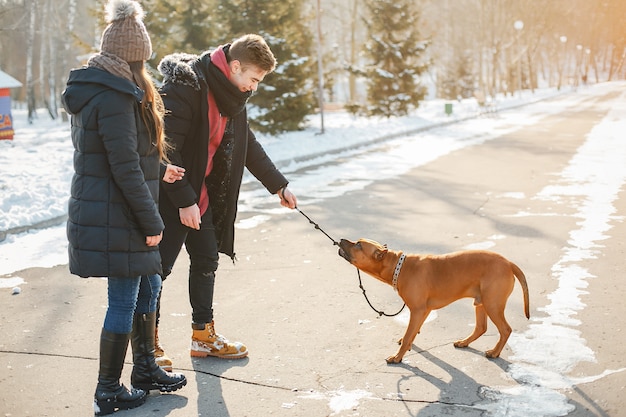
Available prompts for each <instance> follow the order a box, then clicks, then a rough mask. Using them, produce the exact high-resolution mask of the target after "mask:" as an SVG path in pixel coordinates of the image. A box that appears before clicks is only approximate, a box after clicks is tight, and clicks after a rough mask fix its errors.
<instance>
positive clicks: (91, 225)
mask: <svg viewBox="0 0 626 417" xmlns="http://www.w3.org/2000/svg"><path fill="white" fill-rule="evenodd" d="M143 94H144V93H143V91H142V90H141V89H139V88H138V87H137V86H136V85H135V84H133V83H131V82H129V81H127V80H125V79H123V78H120V77H117V76H115V75H112V74H110V73H108V72H106V71H102V70H99V69H96V68H91V67H90V68H82V69H77V70H73V71H72V72H71V73H70V76H69V80H68V82H67V88H66V89H65V91H64V92H63V106H64V107H65V110H66V111H67V112H68V113H69V114H71V115H72V142H73V143H74V149H75V151H74V171H75V173H74V177H73V179H72V189H71V197H70V200H69V206H68V221H67V237H68V240H69V257H70V259H69V261H70V262H69V267H70V272H72V273H73V274H76V275H79V276H81V277H90V276H91V277H136V276H139V275H148V274H157V273H160V271H161V257H160V255H159V249H158V247H157V246H154V247H149V246H147V245H146V236H155V235H158V234H159V233H161V232H162V231H163V229H164V225H163V221H162V220H161V217H160V215H159V211H158V195H159V184H158V183H159V177H160V169H159V154H158V151H157V150H156V148H155V146H154V145H153V143H152V140H151V137H150V134H149V132H148V130H147V128H146V126H145V124H144V123H143V121H142V118H141V115H140V109H139V106H140V105H141V104H140V101H141V99H142V97H143ZM152 136H154V135H152Z"/></svg>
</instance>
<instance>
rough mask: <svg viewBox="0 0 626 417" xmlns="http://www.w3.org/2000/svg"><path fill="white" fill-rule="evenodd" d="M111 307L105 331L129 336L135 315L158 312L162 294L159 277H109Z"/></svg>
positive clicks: (107, 313)
mask: <svg viewBox="0 0 626 417" xmlns="http://www.w3.org/2000/svg"><path fill="white" fill-rule="evenodd" d="M108 281H109V289H108V293H109V306H108V308H107V312H106V316H105V317H104V328H105V330H107V331H109V332H112V333H120V334H127V333H130V332H131V330H132V328H133V315H134V314H135V313H137V314H144V313H151V312H153V311H156V307H157V297H158V296H159V293H160V292H161V277H160V276H159V275H142V276H140V277H125V278H117V277H109V279H108Z"/></svg>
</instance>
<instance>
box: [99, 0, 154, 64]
mask: <svg viewBox="0 0 626 417" xmlns="http://www.w3.org/2000/svg"><path fill="white" fill-rule="evenodd" d="M144 15H145V13H144V11H143V9H142V8H141V5H140V4H139V3H137V2H136V1H133V0H110V1H109V2H108V3H107V5H106V21H107V23H109V25H108V26H107V27H106V29H104V32H102V42H101V44H100V51H101V52H106V53H109V54H113V55H116V56H117V57H119V58H122V59H123V60H124V61H126V62H135V61H146V60H148V59H150V57H151V56H152V42H151V41H150V36H149V35H148V31H147V30H146V27H145V26H144V24H143V21H142V20H143V17H144Z"/></svg>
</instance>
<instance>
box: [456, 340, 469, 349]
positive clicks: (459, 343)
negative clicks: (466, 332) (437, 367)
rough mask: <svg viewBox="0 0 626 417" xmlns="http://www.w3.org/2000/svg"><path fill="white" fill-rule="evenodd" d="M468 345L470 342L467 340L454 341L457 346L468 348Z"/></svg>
mask: <svg viewBox="0 0 626 417" xmlns="http://www.w3.org/2000/svg"><path fill="white" fill-rule="evenodd" d="M468 346H469V343H467V342H466V341H465V340H457V341H456V342H454V347H455V348H466V347H468Z"/></svg>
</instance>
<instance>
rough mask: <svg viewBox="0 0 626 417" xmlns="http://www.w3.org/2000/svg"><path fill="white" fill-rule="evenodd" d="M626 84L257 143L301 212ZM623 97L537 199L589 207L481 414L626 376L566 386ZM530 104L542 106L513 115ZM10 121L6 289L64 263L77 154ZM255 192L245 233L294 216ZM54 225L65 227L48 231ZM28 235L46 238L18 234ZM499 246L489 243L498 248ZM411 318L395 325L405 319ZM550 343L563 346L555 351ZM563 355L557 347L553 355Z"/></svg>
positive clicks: (620, 167) (43, 125) (333, 122)
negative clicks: (486, 111)
mask: <svg viewBox="0 0 626 417" xmlns="http://www.w3.org/2000/svg"><path fill="white" fill-rule="evenodd" d="M624 86H626V85H625V84H624V83H613V84H600V85H594V86H590V87H585V88H581V89H579V90H578V92H577V93H576V94H565V95H558V92H556V91H554V90H540V91H537V92H536V93H535V94H531V93H528V92H525V93H524V94H523V95H522V96H521V97H520V96H517V95H516V96H515V97H508V98H501V99H500V100H499V102H498V105H499V107H500V108H501V109H503V108H509V109H510V110H508V111H503V112H499V113H498V115H497V117H492V116H489V115H479V114H478V113H479V108H478V106H477V105H476V103H475V101H474V100H465V101H462V102H454V107H453V114H452V115H451V116H447V115H446V114H445V112H444V102H443V101H434V100H433V101H427V102H425V103H424V104H423V105H422V106H421V107H420V108H419V109H418V110H417V111H415V112H414V114H412V115H410V116H407V117H401V118H391V119H367V118H357V117H353V116H351V115H349V114H346V113H344V112H332V113H327V114H325V118H324V127H325V133H324V134H319V133H320V118H319V116H316V117H312V118H311V119H310V120H309V124H308V125H309V127H308V128H307V129H305V130H304V131H301V132H295V133H290V134H285V135H281V136H279V137H267V136H263V135H259V140H260V141H261V142H262V144H263V145H264V147H265V149H266V150H267V152H268V153H269V154H270V156H271V157H272V159H273V160H274V161H275V162H276V163H277V165H278V166H279V167H280V168H281V170H282V171H283V172H284V173H285V174H286V176H287V177H288V178H289V179H290V181H291V185H290V187H291V188H292V189H293V190H294V192H295V193H296V195H298V199H299V204H300V206H302V207H304V206H306V204H310V203H312V202H315V201H319V200H323V199H325V198H329V197H334V196H338V195H342V194H345V193H347V192H349V191H352V190H356V189H361V188H363V187H365V186H367V185H368V184H370V183H372V182H373V181H374V180H376V179H380V178H391V177H394V176H397V175H400V174H402V173H404V172H407V171H408V170H410V169H412V168H414V167H417V166H420V165H422V164H425V163H427V162H429V161H432V160H434V159H436V158H438V157H440V156H442V155H445V154H447V153H450V152H452V151H454V150H458V149H461V148H463V147H466V146H473V145H477V144H480V143H483V142H485V141H488V140H491V139H494V138H496V137H498V136H500V135H501V134H503V133H506V132H507V131H510V130H512V129H517V128H519V126H521V125H527V124H531V123H534V122H535V121H536V120H537V119H538V118H540V117H543V116H545V115H546V114H549V113H553V112H558V111H562V110H563V109H564V108H568V107H572V106H575V105H576V104H577V103H579V102H581V101H582V100H585V99H586V98H588V97H589V96H592V95H598V94H601V93H602V92H606V91H618V90H619V89H621V90H622V91H623V90H624ZM623 95H624V97H623V100H622V101H621V102H618V101H615V102H614V107H613V108H612V109H611V110H610V112H609V113H608V115H607V116H606V118H605V119H604V120H603V121H602V122H601V123H600V124H598V125H597V126H596V128H595V129H594V130H593V131H592V132H591V133H590V135H589V136H588V138H587V141H586V142H585V144H584V145H583V146H581V148H580V149H578V151H577V153H576V154H575V155H574V157H573V158H572V160H571V161H570V164H569V166H568V167H567V168H566V169H565V170H564V171H563V172H561V173H560V174H559V175H557V176H556V178H557V179H556V180H555V182H554V183H553V185H551V186H548V187H546V188H545V189H544V190H542V191H541V192H540V193H539V194H538V195H537V196H534V197H533V198H536V199H549V200H558V201H563V202H564V203H567V202H568V201H569V199H571V198H572V197H576V198H577V200H579V201H580V200H582V201H583V202H584V203H583V204H580V205H579V206H577V210H578V211H577V214H576V216H577V217H579V218H580V222H579V223H578V227H579V228H578V229H576V230H572V231H571V232H570V240H569V241H568V246H566V247H564V248H563V255H562V257H561V259H560V260H559V261H558V262H557V263H556V264H555V265H553V268H552V275H553V277H554V278H555V279H556V280H558V282H559V287H558V288H557V289H556V290H555V291H554V293H552V294H550V296H549V297H548V299H549V300H550V301H551V303H550V304H549V305H547V306H545V307H543V308H542V309H541V310H542V312H543V313H545V316H544V317H540V318H533V319H532V321H531V324H530V325H529V327H528V329H527V330H526V332H524V333H514V334H513V335H512V336H511V338H510V339H509V342H508V344H509V346H510V347H511V349H512V350H513V352H514V354H513V355H512V358H511V362H512V364H511V366H510V367H509V369H508V370H507V373H508V374H509V376H510V377H511V378H513V379H514V380H516V381H517V382H518V385H517V386H515V387H513V388H506V389H505V388H498V387H483V394H484V395H485V398H486V400H485V402H484V403H483V404H479V405H477V406H476V408H479V409H483V410H486V411H487V412H488V413H489V414H491V415H496V416H498V415H504V413H505V411H504V410H507V411H506V415H507V416H512V417H515V416H517V414H515V415H514V414H510V413H511V412H512V411H511V410H523V411H520V413H521V414H519V415H520V416H526V415H542V416H561V415H566V414H567V413H569V412H571V411H572V410H573V407H574V406H573V405H572V404H570V403H568V401H567V397H566V396H565V395H564V394H563V393H562V391H563V390H566V389H568V388H571V387H572V386H573V385H574V384H581V383H585V382H588V381H593V380H596V379H599V378H602V377H604V376H606V375H608V374H611V373H615V372H624V371H625V369H615V370H610V369H609V370H605V371H604V372H603V373H602V374H600V375H592V376H585V377H579V378H571V377H569V376H568V372H569V371H570V370H571V369H573V367H574V366H575V365H576V364H577V363H579V362H581V361H591V362H593V361H595V354H594V352H593V351H591V350H590V349H589V348H588V347H587V345H586V342H585V340H584V339H583V338H582V337H581V334H580V332H579V331H578V330H577V329H576V327H577V326H578V325H579V324H580V323H579V321H578V320H577V318H576V315H577V312H578V311H580V310H582V309H584V308H586V306H585V305H584V304H583V303H582V301H581V298H580V295H581V294H583V293H584V291H585V288H586V286H587V281H588V280H589V279H593V278H594V277H593V276H591V274H590V273H589V272H588V271H587V270H585V269H584V268H583V267H582V266H581V263H582V261H584V260H586V259H592V258H594V257H595V256H596V254H597V251H598V250H597V248H598V246H599V245H600V243H599V242H601V241H602V240H603V239H605V238H606V237H607V233H608V232H609V230H610V228H611V226H610V222H611V221H613V220H615V219H614V213H615V208H614V206H613V202H614V201H615V200H616V199H617V193H618V191H619V190H620V188H621V187H622V185H623V184H624V182H625V181H626V165H624V164H623V161H624V160H626V142H624V141H623V140H621V139H622V138H620V137H619V134H622V135H623V133H621V132H624V131H626V93H623ZM554 96H558V97H556V99H555V100H550V101H549V102H543V101H540V100H541V99H543V98H546V97H554ZM529 102H535V104H533V105H532V106H523V107H518V106H520V105H522V104H525V103H529ZM39 113H40V115H43V114H44V112H43V111H40V112H39ZM13 116H14V119H15V130H16V136H15V139H14V140H13V141H0V166H1V167H2V175H0V276H1V275H5V276H6V278H2V277H0V289H1V288H19V286H20V285H27V282H24V280H23V279H22V278H20V277H18V276H14V275H13V274H14V273H15V272H16V271H20V270H22V269H25V268H28V267H34V266H41V267H50V266H54V265H59V264H66V263H67V253H66V250H65V242H66V240H65V227H64V225H63V224H62V223H63V218H64V216H65V213H66V204H67V198H68V192H69V184H70V180H71V175H72V153H73V149H72V144H71V141H70V139H69V127H68V124H67V123H63V122H61V121H50V120H48V118H47V116H40V119H39V120H36V121H35V123H34V124H33V125H28V124H27V123H26V114H25V111H24V110H14V113H13ZM461 120H464V122H463V123H462V125H461V124H455V123H449V122H456V121H461ZM382 139H386V140H385V141H383V140H382ZM364 149H366V150H368V151H364ZM418 149H419V152H417V150H418ZM598 173H601V174H598ZM339 179H340V180H339ZM252 183H254V181H253V180H252V178H251V177H250V176H249V175H248V176H246V177H245V178H244V187H243V190H242V193H241V199H240V200H241V201H240V210H239V212H240V218H241V219H242V220H240V221H239V223H238V225H237V226H238V227H241V228H252V227H257V226H258V225H259V224H261V223H263V222H264V221H266V220H267V219H268V218H269V216H270V215H272V214H274V213H277V212H280V211H281V210H287V209H282V208H278V207H277V206H278V205H277V203H276V201H275V196H268V195H267V192H266V191H265V190H264V189H262V188H261V187H258V186H256V187H255V186H252V185H251V184H252ZM517 215H518V216H538V215H544V213H528V212H524V213H518V214H517ZM50 222H59V223H61V224H60V225H58V226H54V227H45V228H43V229H42V228H41V227H43V226H49V224H50ZM33 225H34V226H38V227H39V228H38V229H33V230H29V231H28V232H23V233H17V232H19V231H21V230H24V229H28V228H29V227H30V226H33ZM7 232H8V233H7ZM3 238H4V240H2V239H3ZM502 238H504V237H503V236H493V237H492V240H497V239H502ZM51 242H54V244H51ZM490 245H493V242H492V241H490V242H476V243H475V244H474V245H473V246H474V247H489V246H490ZM407 319H408V317H406V316H400V317H399V320H407ZM433 319H436V316H433V317H431V320H433ZM555 338H558V343H554V341H555ZM558 346H560V347H561V349H559V350H555V349H554V348H555V347H558ZM311 396H313V397H315V398H319V399H321V400H326V401H328V402H329V407H330V408H331V410H332V411H333V413H338V412H340V411H342V410H345V409H348V408H352V407H354V406H355V404H357V405H358V401H359V400H360V399H367V398H371V397H373V394H372V395H370V393H368V392H365V391H361V390H359V391H358V392H356V393H355V392H344V391H342V390H341V389H339V390H337V391H328V392H325V393H313V394H311Z"/></svg>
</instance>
